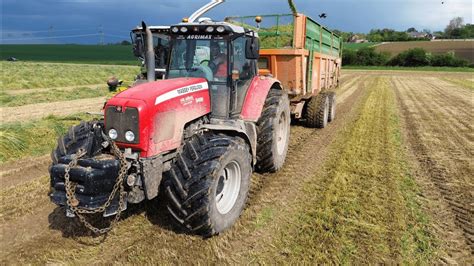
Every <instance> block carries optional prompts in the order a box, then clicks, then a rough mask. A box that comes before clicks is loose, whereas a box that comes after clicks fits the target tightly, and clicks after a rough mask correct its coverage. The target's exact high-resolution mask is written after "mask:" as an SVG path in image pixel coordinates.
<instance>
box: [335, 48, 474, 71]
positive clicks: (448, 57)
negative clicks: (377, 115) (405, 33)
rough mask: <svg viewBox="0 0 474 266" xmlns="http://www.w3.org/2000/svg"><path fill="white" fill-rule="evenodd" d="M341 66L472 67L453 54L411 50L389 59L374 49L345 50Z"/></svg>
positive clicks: (385, 54) (387, 55)
mask: <svg viewBox="0 0 474 266" xmlns="http://www.w3.org/2000/svg"><path fill="white" fill-rule="evenodd" d="M342 64H343V65H352V66H402V67H421V66H436V67H443V66H446V67H468V66H469V67H474V65H469V61H467V60H464V59H461V58H458V57H456V56H455V54H454V52H448V53H444V54H432V53H429V52H427V51H426V50H425V49H423V48H413V49H409V50H407V51H405V52H402V53H400V54H398V55H396V56H394V57H391V55H390V53H388V52H377V51H376V50H375V48H374V47H364V48H361V49H359V50H357V51H353V50H345V51H344V53H343V55H342Z"/></svg>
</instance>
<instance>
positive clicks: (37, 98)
mask: <svg viewBox="0 0 474 266" xmlns="http://www.w3.org/2000/svg"><path fill="white" fill-rule="evenodd" d="M108 93H109V90H108V89H107V88H106V87H105V86H102V88H98V87H95V88H94V87H78V88H75V89H74V90H62V89H51V90H46V91H35V92H32V93H23V94H15V95H11V94H9V93H7V92H5V91H0V107H14V106H23V105H27V104H35V103H46V102H60V101H71V100H78V99H87V98H95V97H101V96H107V95H108Z"/></svg>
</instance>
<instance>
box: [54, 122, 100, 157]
mask: <svg viewBox="0 0 474 266" xmlns="http://www.w3.org/2000/svg"><path fill="white" fill-rule="evenodd" d="M100 124H101V123H100V122H98V121H90V122H84V121H83V122H81V123H80V124H79V125H76V126H72V127H70V128H69V130H68V132H67V133H66V135H64V136H60V137H59V138H58V145H57V147H56V149H54V150H53V151H52V152H51V159H52V161H53V164H57V163H58V160H59V158H61V157H63V156H66V155H71V154H75V153H76V152H77V151H78V150H79V149H84V150H85V151H87V154H88V155H89V156H93V155H95V154H96V153H97V152H98V151H99V150H100V144H101V143H102V141H103V139H102V136H101V134H100V130H101V129H100V128H97V127H95V125H100Z"/></svg>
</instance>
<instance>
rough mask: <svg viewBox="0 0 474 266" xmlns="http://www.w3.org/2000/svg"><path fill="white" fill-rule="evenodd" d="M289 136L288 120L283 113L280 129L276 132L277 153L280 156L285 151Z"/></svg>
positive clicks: (279, 122) (279, 124) (279, 123)
mask: <svg viewBox="0 0 474 266" xmlns="http://www.w3.org/2000/svg"><path fill="white" fill-rule="evenodd" d="M287 135H288V118H287V117H286V115H285V113H284V112H282V113H281V115H280V118H279V119H278V129H277V131H276V138H277V152H278V154H279V155H281V154H283V152H284V151H285V146H286V140H287Z"/></svg>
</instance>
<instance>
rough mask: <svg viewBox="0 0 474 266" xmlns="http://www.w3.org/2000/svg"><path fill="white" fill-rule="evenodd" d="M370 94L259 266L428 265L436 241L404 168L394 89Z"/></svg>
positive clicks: (376, 88)
mask: <svg viewBox="0 0 474 266" xmlns="http://www.w3.org/2000/svg"><path fill="white" fill-rule="evenodd" d="M367 89H368V90H369V94H368V96H367V98H366V100H365V103H364V104H363V105H362V106H361V110H360V114H359V118H358V119H357V121H355V122H354V123H353V124H351V125H349V126H348V127H346V128H345V129H344V131H343V132H341V134H340V135H339V138H338V139H336V141H335V143H334V144H333V148H332V150H331V152H330V154H329V158H328V159H327V161H326V164H325V166H324V167H323V168H322V169H321V170H320V171H318V173H315V174H314V175H313V176H312V177H311V178H309V179H308V180H306V182H305V184H304V186H303V187H304V190H303V191H302V193H301V195H300V196H299V197H298V199H297V202H296V206H297V207H296V210H294V213H293V214H292V215H289V217H291V218H289V219H288V221H287V223H286V226H284V227H283V228H282V230H281V231H280V234H279V235H278V237H276V238H275V240H274V243H273V245H270V246H272V247H275V248H274V249H270V250H269V252H268V254H267V256H263V258H264V259H263V260H264V261H267V262H269V261H271V260H272V259H276V260H277V262H281V263H283V262H285V263H287V262H289V263H290V264H293V263H303V264H311V263H316V264H327V263H336V264H347V263H355V264H367V263H368V264H372V263H377V262H389V261H398V262H403V263H407V264H420V263H421V264H426V263H428V262H430V261H431V260H432V259H433V257H434V253H435V250H436V239H435V236H434V234H433V232H431V230H430V228H429V218H428V217H427V215H426V214H424V213H423V211H422V210H421V207H420V198H419V197H418V196H417V194H418V192H419V191H418V188H417V185H416V183H415V181H414V179H413V176H412V175H411V173H410V168H409V167H408V165H407V157H406V156H405V150H404V148H403V146H402V139H401V132H400V124H399V119H398V110H397V107H396V101H395V94H394V91H393V90H392V89H391V87H390V83H389V79H388V78H378V79H377V80H376V82H375V83H373V84H372V86H371V87H369V88H367ZM278 250H280V251H281V250H284V251H285V252H284V253H281V252H280V253H278V252H277V251H278ZM328 251H330V252H328ZM275 254H279V255H280V256H278V257H277V258H275ZM257 257H258V256H257Z"/></svg>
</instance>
